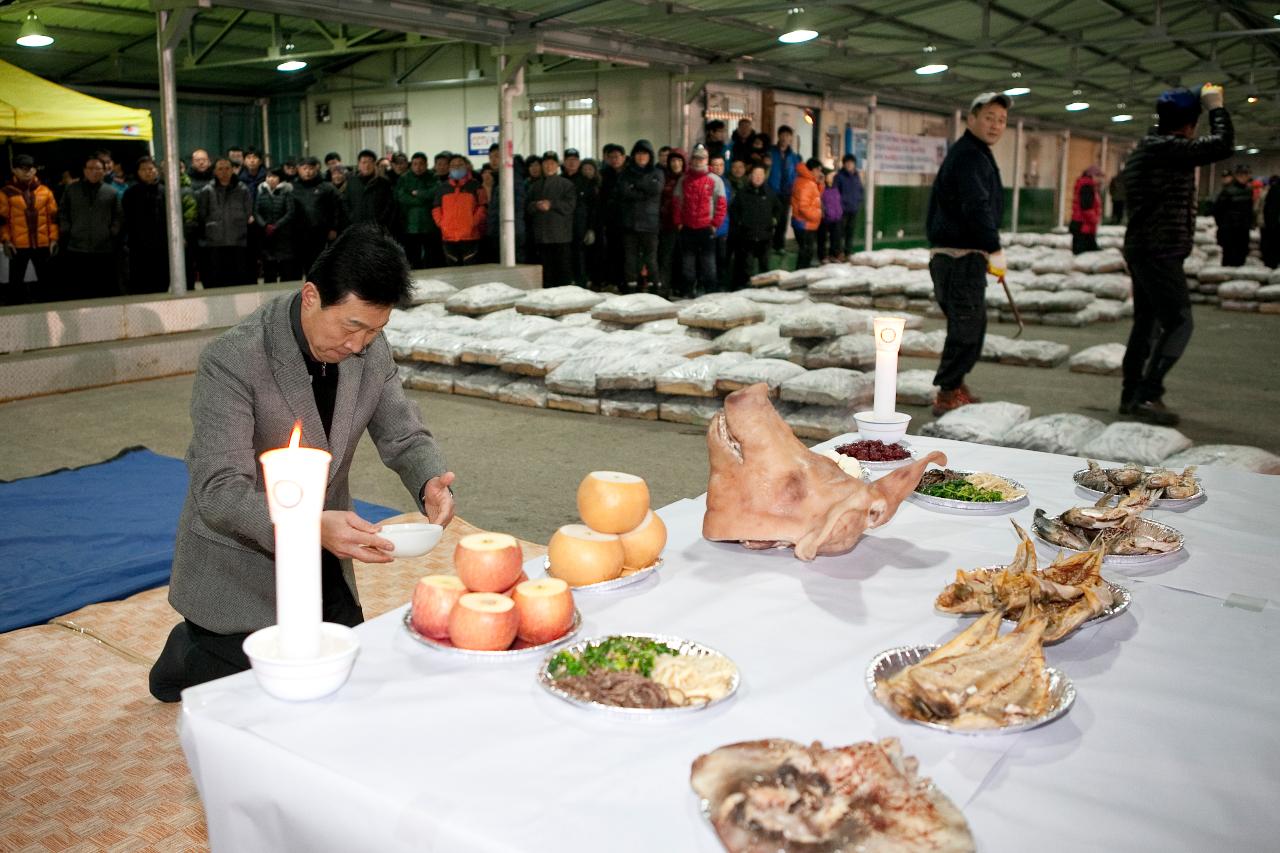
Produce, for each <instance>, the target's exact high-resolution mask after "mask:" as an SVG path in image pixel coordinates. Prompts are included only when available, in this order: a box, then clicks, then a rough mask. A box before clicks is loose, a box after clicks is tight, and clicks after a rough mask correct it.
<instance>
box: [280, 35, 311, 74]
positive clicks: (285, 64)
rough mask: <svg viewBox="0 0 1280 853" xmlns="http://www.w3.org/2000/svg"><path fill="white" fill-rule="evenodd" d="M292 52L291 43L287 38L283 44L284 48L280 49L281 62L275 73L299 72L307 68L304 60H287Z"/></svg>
mask: <svg viewBox="0 0 1280 853" xmlns="http://www.w3.org/2000/svg"><path fill="white" fill-rule="evenodd" d="M293 50H294V45H293V42H292V41H290V40H289V38H288V37H285V44H284V47H283V48H281V53H280V55H281V58H282V60H283V61H282V62H281V63H280V64H279V65H277V66H276V70H277V71H285V72H289V71H301V70H302V69H304V68H306V67H307V63H306V61H305V60H302V59H290V58H289V54H291V53H293Z"/></svg>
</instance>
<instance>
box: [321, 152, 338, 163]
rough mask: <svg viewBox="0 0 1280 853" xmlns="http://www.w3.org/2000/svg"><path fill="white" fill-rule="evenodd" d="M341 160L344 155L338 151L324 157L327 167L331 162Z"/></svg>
mask: <svg viewBox="0 0 1280 853" xmlns="http://www.w3.org/2000/svg"><path fill="white" fill-rule="evenodd" d="M341 159H342V155H341V154H339V153H338V152H337V151H330V152H329V153H328V154H326V155H324V162H325V165H328V163H329V161H330V160H341Z"/></svg>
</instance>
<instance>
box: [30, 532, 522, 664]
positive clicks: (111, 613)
mask: <svg viewBox="0 0 1280 853" xmlns="http://www.w3.org/2000/svg"><path fill="white" fill-rule="evenodd" d="M423 520H425V519H424V518H423V517H422V516H421V515H418V514H417V513H412V512H408V513H404V514H402V515H398V516H395V517H394V518H389V519H387V523H390V522H404V521H423ZM478 532H480V528H478V527H476V526H475V525H473V524H470V523H468V522H466V521H464V520H463V519H461V518H456V519H454V520H453V523H452V524H450V525H449V527H448V529H446V530H445V532H444V537H443V538H442V539H441V540H440V544H438V545H436V547H435V548H433V549H432V550H431V552H430V553H429V554H425V555H423V556H421V557H411V558H405V559H402V560H394V561H392V562H390V563H378V564H374V563H360V562H357V563H356V564H355V571H356V585H357V587H358V588H359V590H360V604H361V606H362V607H363V608H364V615H365V618H366V619H372V618H373V617H375V616H380V615H382V614H383V613H386V612H387V611H388V610H393V609H395V608H397V607H399V606H401V605H402V604H406V603H407V602H408V601H409V599H411V598H412V597H413V588H414V586H415V585H416V584H417V583H418V578H420V577H422V576H423V575H431V574H448V573H449V572H452V571H453V549H454V547H455V546H456V545H457V544H458V540H459V539H461V538H462V537H463V536H467V535H469V534H471V533H478ZM520 545H521V547H522V548H523V549H524V556H525V559H528V558H530V557H540V556H542V555H543V554H545V553H546V551H547V549H546V548H545V547H543V546H541V545H535V544H534V543H532V542H521V543H520ZM168 595H169V588H168V587H167V586H166V587H159V588H157V589H149V590H147V591H146V592H140V593H138V594H137V595H131V596H129V597H128V598H125V599H122V600H121V601H105V602H103V603H101V604H90V605H89V606H88V607H82V608H80V609H79V610H77V611H75V612H74V613H68V614H67V615H65V616H59V617H58V618H57V619H53V620H51V622H52V624H54V625H61V626H63V627H66V628H70V629H71V630H73V631H79V632H81V633H84V634H86V635H88V636H89V637H92V638H95V639H97V640H100V641H101V642H103V643H105V644H106V645H108V646H110V647H111V648H113V649H115V650H117V651H119V652H120V653H121V654H123V655H125V656H127V657H130V658H132V659H134V660H135V661H137V662H139V663H143V664H145V665H147V666H150V665H151V664H152V663H154V662H155V659H156V658H157V657H159V655H160V650H161V649H163V648H164V643H165V640H166V639H167V638H168V636H169V631H170V630H171V629H172V628H173V626H174V625H175V624H177V622H178V621H179V620H180V619H181V618H182V617H181V616H179V615H178V613H177V611H176V610H174V609H173V608H172V607H170V606H169V601H168Z"/></svg>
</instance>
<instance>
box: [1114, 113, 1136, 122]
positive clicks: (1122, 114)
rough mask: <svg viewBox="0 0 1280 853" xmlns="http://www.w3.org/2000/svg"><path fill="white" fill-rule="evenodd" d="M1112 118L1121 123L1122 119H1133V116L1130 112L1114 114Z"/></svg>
mask: <svg viewBox="0 0 1280 853" xmlns="http://www.w3.org/2000/svg"><path fill="white" fill-rule="evenodd" d="M1111 120H1112V121H1114V122H1115V123H1116V124H1119V123H1120V122H1122V121H1133V116H1131V115H1129V114H1128V113H1120V114H1119V115H1114V116H1112V117H1111Z"/></svg>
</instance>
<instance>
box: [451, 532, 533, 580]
mask: <svg viewBox="0 0 1280 853" xmlns="http://www.w3.org/2000/svg"><path fill="white" fill-rule="evenodd" d="M523 562H524V554H523V553H522V552H521V551H520V543H519V542H517V541H516V539H515V537H514V536H508V535H507V534H505V533H473V534H471V535H470V536H464V537H462V538H461V539H459V540H458V547H457V548H455V549H454V550H453V568H454V570H455V571H457V573H458V577H459V578H461V579H462V582H463V583H464V584H466V586H467V589H469V590H471V591H472V592H502V591H503V590H504V589H511V587H513V586H515V585H516V584H517V583H519V579H520V572H521V564H522V563H523Z"/></svg>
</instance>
